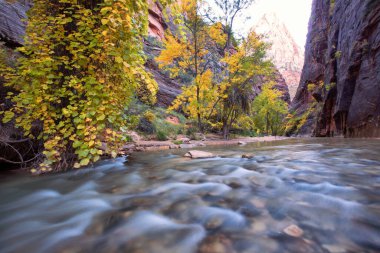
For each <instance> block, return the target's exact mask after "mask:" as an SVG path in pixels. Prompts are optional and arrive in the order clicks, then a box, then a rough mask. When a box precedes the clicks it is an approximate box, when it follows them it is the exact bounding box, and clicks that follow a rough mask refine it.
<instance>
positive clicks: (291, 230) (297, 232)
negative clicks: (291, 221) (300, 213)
mask: <svg viewBox="0 0 380 253" xmlns="http://www.w3.org/2000/svg"><path fill="white" fill-rule="evenodd" d="M284 233H285V234H287V235H290V236H293V237H301V236H302V235H303V230H302V229H301V228H300V227H298V226H297V225H290V226H288V227H286V228H285V229H284Z"/></svg>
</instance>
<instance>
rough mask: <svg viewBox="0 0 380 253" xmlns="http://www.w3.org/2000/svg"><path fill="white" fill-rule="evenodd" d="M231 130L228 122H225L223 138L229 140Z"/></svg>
mask: <svg viewBox="0 0 380 253" xmlns="http://www.w3.org/2000/svg"><path fill="white" fill-rule="evenodd" d="M229 132H230V129H229V127H228V123H227V122H223V138H224V139H225V140H228V135H229Z"/></svg>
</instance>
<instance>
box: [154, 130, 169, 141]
mask: <svg viewBox="0 0 380 253" xmlns="http://www.w3.org/2000/svg"><path fill="white" fill-rule="evenodd" d="M156 137H157V140H159V141H166V140H168V136H167V133H166V132H164V131H163V130H159V131H157V134H156Z"/></svg>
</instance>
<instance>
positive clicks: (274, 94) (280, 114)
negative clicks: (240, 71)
mask: <svg viewBox="0 0 380 253" xmlns="http://www.w3.org/2000/svg"><path fill="white" fill-rule="evenodd" d="M273 86H274V83H273V82H269V83H267V84H265V85H264V86H263V88H262V91H261V93H260V94H259V95H258V96H257V97H256V98H255V100H254V101H253V104H252V110H253V115H254V117H253V119H254V123H255V127H256V128H257V129H258V130H259V131H260V132H261V133H266V134H267V135H269V134H271V135H278V134H282V132H283V130H284V124H283V121H284V118H285V116H286V115H287V113H288V105H287V104H286V102H285V101H284V100H282V99H281V97H282V95H283V94H282V93H281V91H279V90H276V89H274V88H273Z"/></svg>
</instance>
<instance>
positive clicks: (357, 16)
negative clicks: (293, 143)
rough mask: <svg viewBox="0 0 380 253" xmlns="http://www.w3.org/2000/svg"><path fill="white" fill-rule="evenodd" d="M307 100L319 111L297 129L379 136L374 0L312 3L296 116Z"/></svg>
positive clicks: (378, 34) (379, 13)
mask: <svg viewBox="0 0 380 253" xmlns="http://www.w3.org/2000/svg"><path fill="white" fill-rule="evenodd" d="M311 84H314V85H313V86H316V87H317V88H312V89H311V88H310V86H311ZM313 86H312V87H313ZM312 103H314V104H315V103H318V104H319V106H317V107H316V108H318V107H319V110H317V111H315V112H314V113H313V114H311V116H310V117H309V118H308V120H307V122H306V124H305V125H304V126H303V127H302V128H301V133H309V134H310V133H313V134H314V135H315V136H334V135H343V136H346V137H375V136H377V137H379V136H380V1H379V0H351V1H346V0H335V1H334V0H314V1H313V9H312V16H311V18H310V21H309V34H308V39H307V43H306V55H305V65H304V68H303V71H302V75H301V81H300V86H299V87H298V90H297V94H296V96H295V99H294V100H293V109H294V111H295V113H296V114H298V115H299V114H302V113H303V112H304V111H306V110H307V108H308V107H310V105H311V104H312Z"/></svg>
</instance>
